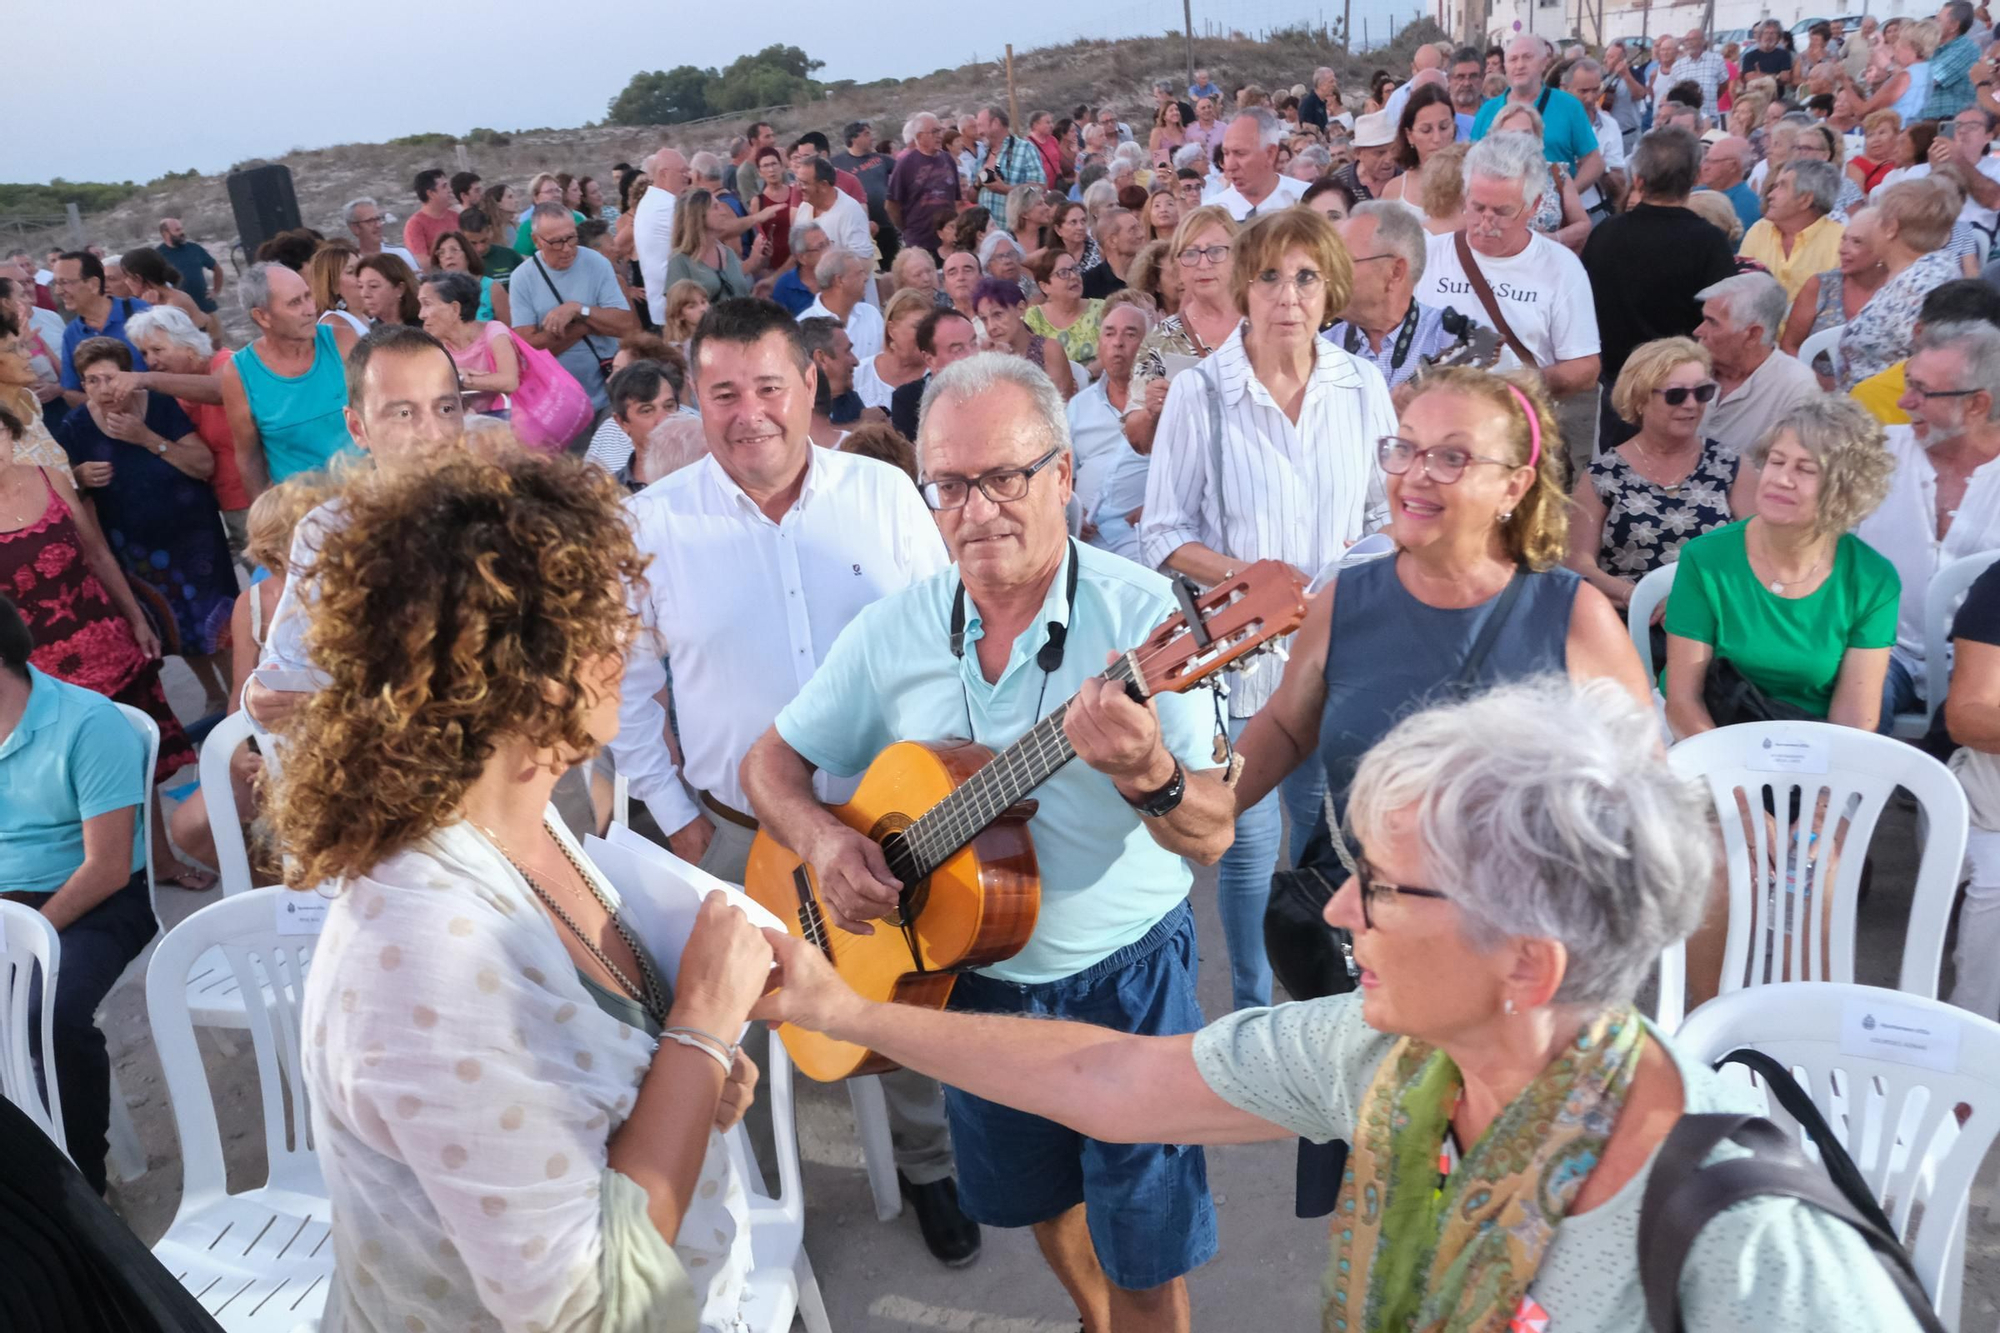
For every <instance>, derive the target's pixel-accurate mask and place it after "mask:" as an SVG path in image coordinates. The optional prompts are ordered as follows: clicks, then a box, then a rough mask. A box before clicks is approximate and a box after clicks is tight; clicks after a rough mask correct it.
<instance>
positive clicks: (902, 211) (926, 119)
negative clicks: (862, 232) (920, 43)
mask: <svg viewBox="0 0 2000 1333" xmlns="http://www.w3.org/2000/svg"><path fill="white" fill-rule="evenodd" d="M910 134H911V144H910V150H909V151H908V152H906V153H904V154H903V155H902V157H900V158H898V159H897V161H896V166H895V169H894V170H893V171H891V172H890V173H889V185H888V190H887V193H886V194H884V195H883V200H882V202H883V206H884V207H885V208H886V209H887V210H888V214H889V220H890V221H891V222H893V223H895V224H896V227H897V229H898V230H899V231H901V232H902V234H903V240H904V241H906V242H907V243H909V244H910V245H919V246H922V247H923V248H924V249H926V250H928V251H930V252H931V254H932V255H936V254H937V252H938V231H939V229H940V228H941V227H944V226H947V225H949V224H950V223H951V221H952V219H953V218H955V217H957V216H958V195H959V190H960V188H961V186H960V183H959V179H958V164H957V163H956V162H954V161H952V160H951V154H949V153H947V152H945V151H944V124H943V122H942V121H940V120H939V119H938V118H937V117H936V116H934V115H932V114H931V113H930V112H928V111H919V112H918V113H917V114H916V115H915V116H913V117H911V118H910Z"/></svg>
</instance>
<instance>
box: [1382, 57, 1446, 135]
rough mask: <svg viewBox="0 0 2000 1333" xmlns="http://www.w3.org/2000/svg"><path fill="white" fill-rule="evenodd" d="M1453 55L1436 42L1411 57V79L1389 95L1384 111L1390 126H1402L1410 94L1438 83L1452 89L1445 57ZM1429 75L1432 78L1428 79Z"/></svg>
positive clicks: (1404, 81) (1406, 80)
mask: <svg viewBox="0 0 2000 1333" xmlns="http://www.w3.org/2000/svg"><path fill="white" fill-rule="evenodd" d="M1449 54H1451V48H1450V47H1449V46H1446V47H1444V48H1443V49H1442V50H1440V49H1439V47H1438V45H1437V44H1436V43H1435V42H1426V43H1424V44H1423V45H1422V46H1420V47H1418V48H1417V49H1416V51H1415V52H1414V53H1413V54H1412V55H1411V56H1410V77H1409V78H1407V79H1405V80H1403V82H1402V83H1401V84H1399V85H1398V86H1397V88H1396V91H1395V92H1393V93H1390V94H1389V100H1388V102H1387V103H1386V104H1385V105H1384V106H1383V108H1382V109H1383V110H1384V111H1386V112H1388V113H1389V123H1390V124H1392V125H1393V124H1400V123H1401V122H1402V119H1403V105H1404V103H1406V102H1408V101H1409V100H1410V94H1411V93H1413V92H1415V91H1416V90H1417V89H1419V88H1421V87H1423V86H1424V85H1425V84H1426V83H1436V84H1439V85H1441V86H1444V87H1447V88H1448V87H1450V84H1451V80H1450V79H1449V78H1448V77H1447V76H1446V74H1445V72H1444V62H1445V57H1446V56H1448V55H1449ZM1426 75H1429V76H1431V77H1429V78H1426V77H1425V76H1426Z"/></svg>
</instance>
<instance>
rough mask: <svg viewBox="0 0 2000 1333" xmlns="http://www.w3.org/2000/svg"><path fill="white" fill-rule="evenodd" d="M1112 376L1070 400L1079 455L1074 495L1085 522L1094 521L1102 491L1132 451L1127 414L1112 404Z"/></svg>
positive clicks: (1075, 448)
mask: <svg viewBox="0 0 2000 1333" xmlns="http://www.w3.org/2000/svg"><path fill="white" fill-rule="evenodd" d="M1109 383H1110V376H1108V375H1107V376H1105V377H1104V378H1103V379H1100V380H1098V381H1097V383H1095V384H1093V385H1091V386H1090V387H1089V388H1087V389H1085V390H1083V391H1082V392H1081V393H1079V394H1077V395H1076V397H1074V398H1072V399H1070V400H1069V407H1068V409H1067V411H1068V414H1069V440H1070V449H1071V450H1072V451H1073V452H1074V453H1075V454H1076V479H1075V482H1074V493H1075V496H1076V501H1077V504H1078V505H1079V507H1080V510H1081V513H1082V516H1083V521H1084V522H1086V523H1088V522H1094V521H1095V516H1096V513H1097V497H1098V492H1099V491H1100V490H1102V489H1103V487H1104V479H1105V478H1106V477H1107V476H1109V475H1110V473H1111V469H1112V468H1114V467H1115V466H1117V464H1118V463H1119V462H1120V461H1121V460H1122V459H1123V458H1124V456H1125V455H1126V454H1129V453H1131V452H1132V446H1131V445H1129V444H1127V443H1126V442H1125V414H1124V413H1123V412H1120V411H1119V410H1118V409H1117V408H1115V407H1113V406H1112V405H1111V394H1110V390H1109V389H1108V388H1107V387H1106V386H1107V385H1108V384H1109Z"/></svg>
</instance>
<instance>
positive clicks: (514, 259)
mask: <svg viewBox="0 0 2000 1333" xmlns="http://www.w3.org/2000/svg"><path fill="white" fill-rule="evenodd" d="M521 264H522V259H521V256H520V254H519V252H517V251H514V250H510V249H508V248H507V247H506V246H504V245H489V246H487V247H486V253H485V254H483V255H481V256H480V257H479V266H480V267H481V268H483V269H485V270H486V276H487V277H489V278H491V279H493V280H494V281H495V282H497V283H499V284H500V285H501V286H503V287H504V286H506V285H507V275H508V274H510V273H512V272H513V271H514V270H515V269H517V268H519V267H520V266H521Z"/></svg>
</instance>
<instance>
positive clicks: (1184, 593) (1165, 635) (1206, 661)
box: [744, 560, 1306, 1083]
mask: <svg viewBox="0 0 2000 1333" xmlns="http://www.w3.org/2000/svg"><path fill="white" fill-rule="evenodd" d="M1175 592H1176V595H1177V597H1178V598H1179V600H1180V604H1181V611H1180V613H1179V614H1177V615H1175V616H1172V617H1170V618H1169V619H1168V620H1167V621H1166V622H1165V623H1163V624H1161V625H1160V626H1159V627H1158V628H1157V629H1155V630H1154V631H1153V632H1152V634H1151V635H1149V636H1148V637H1147V639H1146V641H1145V642H1144V643H1142V644H1140V645H1139V646H1138V647H1136V648H1133V649H1132V650H1130V651H1129V652H1126V653H1125V654H1124V655H1122V656H1121V657H1119V659H1118V660H1117V661H1116V662H1114V663H1112V665H1111V666H1110V668H1109V669H1107V670H1106V671H1105V672H1104V674H1103V679H1105V680H1110V681H1116V682H1118V683H1119V684H1122V685H1123V686H1124V687H1125V690H1126V692H1127V693H1128V694H1130V695H1131V696H1132V697H1133V698H1134V699H1136V700H1139V701H1141V702H1144V701H1145V700H1146V699H1148V698H1150V697H1151V696H1153V695H1156V694H1173V693H1179V692H1180V691H1182V690H1186V689H1189V688H1190V687H1192V686H1194V685H1196V684H1197V683H1199V682H1201V681H1203V680H1205V679H1207V678H1208V677H1210V676H1212V675H1214V674H1216V673H1217V672H1219V671H1224V670H1230V669H1234V668H1235V667H1236V666H1237V665H1238V664H1239V663H1241V662H1242V661H1243V660H1244V659H1246V658H1248V657H1250V656H1251V655H1252V654H1255V653H1258V652H1262V651H1263V650H1265V649H1266V648H1267V647H1268V646H1269V645H1270V644H1271V643H1272V642H1273V641H1274V640H1276V639H1278V638H1280V637H1282V636H1284V635H1286V634H1289V633H1291V632H1292V631H1293V630H1295V629H1297V628H1298V627H1299V623H1300V622H1301V621H1302V620H1304V619H1305V614H1306V596H1305V583H1304V581H1303V580H1302V579H1300V577H1299V575H1298V572H1297V571H1296V570H1294V569H1292V568H1291V567H1290V566H1288V565H1284V564H1281V563H1279V562H1278V561H1275V560H1260V561H1258V562H1257V563H1256V564H1253V565H1250V566H1249V567H1247V568H1245V569H1244V570H1242V571H1241V572H1239V573H1238V574H1236V575H1235V576H1234V577H1233V578H1230V579H1226V580H1224V581H1223V582H1221V583H1218V584H1217V585H1216V586H1215V587H1213V588H1211V589H1209V590H1208V591H1207V592H1206V593H1200V594H1197V593H1196V592H1195V591H1194V590H1193V589H1192V587H1191V585H1188V584H1185V583H1181V582H1176V584H1175ZM1068 709H1069V706H1068V704H1066V703H1065V704H1064V705H1063V706H1062V707H1059V708H1057V709H1056V710H1055V711H1054V712H1052V713H1050V714H1049V715H1048V716H1047V717H1045V718H1043V719H1042V720H1041V721H1039V722H1037V723H1036V724H1035V725H1034V726H1032V727H1030V728H1029V729H1028V731H1027V732H1026V733H1025V734H1024V735H1023V736H1022V737H1021V738H1020V739H1019V740H1017V741H1015V742H1014V743H1013V744H1012V745H1010V746H1008V747H1007V748H1006V749H1005V750H1002V751H1001V752H1000V753H999V754H998V755H995V754H994V753H993V752H992V751H991V750H989V749H987V748H986V747H985V746H983V745H979V744H977V743H975V742H972V741H965V740H941V741H900V742H898V743H897V744H895V745H891V746H890V747H889V748H888V749H886V750H884V751H882V753H881V754H879V755H877V756H876V757H875V760H874V762H873V763H871V764H869V766H868V771H867V772H866V773H865V774H863V775H862V779H861V785H860V787H859V788H858V789H856V791H855V793H854V799H853V800H851V801H849V802H848V803H847V804H845V805H839V806H834V807H833V813H834V814H835V815H836V816H837V817H838V818H839V819H840V821H841V822H842V823H844V824H846V825H847V826H848V827H849V828H852V829H855V830H858V831H859V832H862V833H865V834H867V835H868V836H869V837H870V838H872V839H874V840H875V841H876V842H877V843H878V844H880V846H881V848H882V855H883V857H884V859H885V860H887V862H888V864H889V869H890V872H891V873H892V874H894V875H895V877H896V878H897V879H898V880H899V881H900V882H901V883H902V886H903V890H902V895H901V900H900V902H899V903H898V906H897V910H896V912H895V913H894V914H893V915H892V916H890V917H888V918H885V919H883V920H880V921H877V922H875V923H874V926H875V933H874V934H872V935H855V934H851V933H849V932H847V931H845V930H842V929H841V928H840V927H838V926H836V925H834V924H833V922H832V920H831V919H830V917H829V914H828V913H827V911H826V909H825V907H824V905H823V904H822V902H821V900H820V896H819V885H818V883H817V882H816V881H815V879H814V877H813V871H812V867H811V866H809V865H807V864H805V862H803V861H802V860H800V859H799V857H797V856H796V855H794V854H793V853H792V852H791V851H789V850H788V849H786V848H785V847H783V846H782V845H780V844H779V843H778V842H777V840H776V839H774V838H772V837H771V836H770V835H769V834H767V833H764V832H761V831H760V832H759V833H758V834H757V840H756V842H755V843H754V844H753V845H752V846H751V848H750V860H749V865H748V868H747V870H746V871H745V874H744V888H745V890H746V891H747V892H748V893H749V894H750V896H751V897H752V898H755V899H756V900H757V901H758V902H759V903H762V904H763V905H764V906H765V907H767V908H769V909H770V910H771V911H772V912H773V913H775V914H776V915H777V916H778V917H779V918H780V919H782V920H783V921H784V922H785V925H786V928H787V929H789V930H790V931H791V932H792V933H793V934H794V935H797V936H799V937H801V938H803V939H806V940H809V941H811V942H812V943H813V944H815V945H817V946H818V947H819V949H820V950H821V951H822V952H823V953H824V954H825V955H826V957H827V959H828V960H829V961H830V962H831V963H832V964H833V966H834V968H835V969H836V970H838V971H839V973H840V974H841V976H842V977H844V978H845V979H846V980H847V983H848V984H849V985H851V986H853V987H854V989H855V990H857V991H859V992H860V993H861V994H862V995H865V996H867V997H869V998H870V999H875V1000H893V1001H895V1002H897V1003H899V1004H914V1005H922V1006H926V1007H928V1008H932V1009H942V1008H943V1007H944V1004H945V1001H946V1000H948V999H949V998H950V997H951V988H952V983H953V981H955V980H956V978H957V974H958V973H959V972H960V971H963V970H966V969H969V968H976V967H985V966H989V965H991V964H993V963H997V962H1000V961H1002V960H1003V959H1007V958H1011V957H1013V956H1014V955H1015V954H1016V953H1018V952H1020V950H1021V947H1022V946H1023V945H1025V944H1026V943H1027V942H1028V937H1029V936H1030V935H1032V934H1034V930H1035V917H1036V913H1037V911H1038V910H1039V907H1040V904H1041V881H1040V879H1039V877H1038V873H1037V869H1036V863H1035V846H1034V842H1033V840H1032V839H1031V838H1030V837H1029V835H1028V820H1029V818H1030V817H1031V816H1032V815H1033V814H1034V812H1035V803H1034V802H1033V801H1032V800H1030V799H1028V797H1029V794H1030V793H1031V792H1033V791H1034V790H1035V788H1037V787H1039V786H1040V785H1041V784H1042V783H1043V782H1044V781H1046V780H1047V779H1048V778H1049V776H1050V775H1051V774H1053V773H1054V772H1055V771H1056V770H1057V769H1059V768H1061V767H1062V766H1063V765H1064V764H1066V763H1068V762H1069V761H1070V760H1072V759H1074V758H1075V757H1076V751H1075V750H1074V749H1072V748H1071V746H1070V743H1069V739H1068V737H1067V736H1065V735H1064V734H1063V718H1064V716H1065V714H1066V713H1067V712H1068ZM1217 762H1218V763H1220V762H1221V756H1220V755H1218V756H1217ZM778 1032H779V1036H780V1037H782V1038H783V1040H784V1043H785V1048H786V1050H788V1051H789V1052H791V1057H792V1061H793V1063H794V1064H796V1065H797V1066H798V1067H799V1069H800V1070H801V1071H802V1072H804V1073H805V1074H806V1075H807V1076H808V1077H810V1078H814V1079H818V1080H819V1081H821V1082H823V1083H824V1082H832V1081H834V1080H837V1079H843V1078H851V1077H853V1076H854V1075H856V1074H879V1073H882V1072H883V1071H885V1070H890V1069H894V1068H895V1067H896V1066H895V1065H894V1064H893V1063H892V1062H891V1061H889V1060H887V1059H885V1058H883V1057H882V1056H880V1055H878V1054H876V1053H875V1052H873V1051H870V1050H868V1049H866V1048H865V1047H861V1046H856V1045H854V1044H853V1043H851V1042H844V1041H835V1040H833V1039H831V1038H829V1037H826V1036H824V1035H822V1034H820V1033H817V1032H807V1031H805V1030H804V1029H802V1028H797V1027H794V1026H792V1025H791V1024H789V1023H788V1024H785V1025H784V1026H783V1027H781V1028H779V1030H778Z"/></svg>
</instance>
